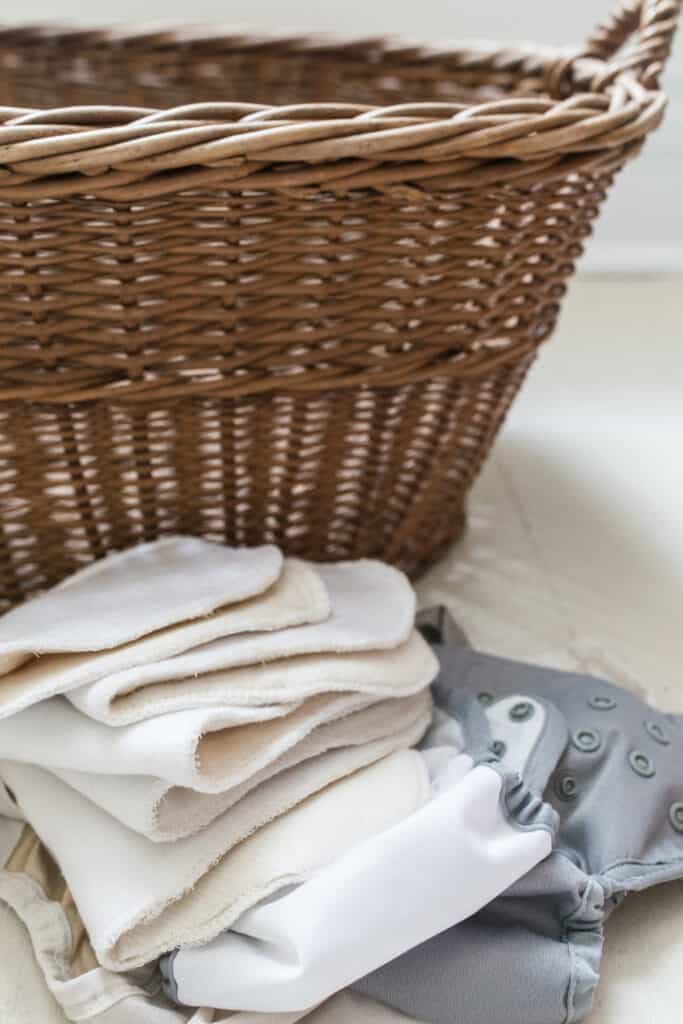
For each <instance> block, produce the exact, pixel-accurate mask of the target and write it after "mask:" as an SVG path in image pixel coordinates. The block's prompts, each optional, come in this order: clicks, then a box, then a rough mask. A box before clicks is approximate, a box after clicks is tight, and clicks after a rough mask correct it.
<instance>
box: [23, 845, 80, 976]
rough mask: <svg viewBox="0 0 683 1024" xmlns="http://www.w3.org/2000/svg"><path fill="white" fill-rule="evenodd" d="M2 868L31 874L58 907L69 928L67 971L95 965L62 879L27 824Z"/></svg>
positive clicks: (52, 861) (77, 971) (73, 971)
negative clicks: (61, 910)
mask: <svg viewBox="0 0 683 1024" xmlns="http://www.w3.org/2000/svg"><path fill="white" fill-rule="evenodd" d="M5 870H6V871H9V872H11V873H13V874H19V875H26V876H28V877H29V878H32V879H33V881H34V882H36V883H37V884H38V885H39V886H40V887H41V889H42V890H43V892H44V893H45V895H46V897H47V899H48V900H51V901H52V902H54V903H58V904H59V905H60V906H61V907H62V909H63V911H64V915H65V917H66V919H67V921H68V923H69V927H70V930H71V944H70V950H69V963H68V967H69V971H70V973H71V975H72V976H77V975H79V974H83V973H84V972H85V971H90V970H92V969H93V968H94V967H97V960H96V958H95V954H94V952H93V949H92V946H91V945H90V941H89V939H88V936H87V933H86V930H85V927H84V926H83V922H82V921H81V919H80V917H79V915H78V911H77V909H76V906H75V904H74V901H73V899H72V897H71V893H70V892H69V890H68V888H67V885H66V882H65V881H64V878H63V877H62V874H61V872H60V870H59V868H58V867H57V865H56V864H55V862H54V860H53V859H52V857H51V856H50V854H49V852H48V851H47V849H46V848H45V847H44V846H43V844H42V843H41V842H40V840H39V839H38V836H37V835H36V834H35V832H34V831H33V829H32V828H29V826H28V825H25V826H24V828H23V831H22V834H21V838H20V839H19V842H18V843H17V845H16V847H15V848H14V850H13V851H12V853H11V855H10V857H9V858H8V860H7V862H6V864H5Z"/></svg>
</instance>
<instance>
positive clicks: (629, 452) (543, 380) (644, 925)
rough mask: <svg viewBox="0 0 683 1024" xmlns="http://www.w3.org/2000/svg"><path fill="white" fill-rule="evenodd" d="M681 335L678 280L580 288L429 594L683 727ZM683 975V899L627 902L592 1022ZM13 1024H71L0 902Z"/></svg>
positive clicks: (486, 640) (612, 933)
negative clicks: (681, 719) (632, 690)
mask: <svg viewBox="0 0 683 1024" xmlns="http://www.w3.org/2000/svg"><path fill="white" fill-rule="evenodd" d="M682 321H683V282H682V281H680V280H668V281H651V282H638V281H609V280H583V281H578V282H576V283H575V284H574V286H573V288H572V291H571V294H570V296H569V297H568V300H567V303H566V306H565V311H564V316H563V319H562V322H561V325H560V330H559V332H558V334H557V336H556V337H555V339H554V341H553V342H552V343H551V344H549V345H548V346H547V347H546V349H545V350H544V351H543V353H542V355H541V357H540V359H539V360H538V362H537V364H536V366H535V367H534V369H533V370H532V373H531V375H530V377H529V380H528V381H527V385H526V387H525V389H524V391H523V394H522V396H521V398H520V400H519V401H518V403H517V404H516V405H515V407H514V410H513V412H512V414H511V416H510V417H509V419H508V422H507V424H506V426H505V428H504V431H503V434H502V436H501V437H500V439H499V441H498V443H497V445H496V449H495V453H494V455H493V457H492V458H491V459H490V460H489V462H488V464H487V466H486V468H485V470H484V473H483V474H482V476H481V478H480V479H479V481H478V482H477V485H476V487H475V489H474V492H473V494H472V498H471V502H470V516H469V529H468V534H467V537H466V539H465V540H464V542H463V543H462V544H460V545H459V546H458V547H456V548H455V549H454V550H453V551H452V552H451V554H450V556H449V557H448V558H446V559H445V560H444V561H443V562H442V563H441V564H440V565H439V566H437V567H436V568H435V569H433V570H432V571H431V572H430V573H429V574H428V575H427V577H426V578H425V579H424V580H423V581H422V582H421V583H420V585H419V593H420V598H421V600H422V602H423V603H433V602H435V601H440V602H444V603H446V604H448V605H449V606H450V607H451V609H452V611H453V612H454V613H455V615H456V617H457V618H458V619H459V621H460V622H461V623H462V624H463V626H464V627H465V628H466V630H467V631H468V633H469V636H470V639H471V641H472V643H473V644H474V645H475V646H477V647H480V648H482V649H484V650H489V651H492V652H494V653H499V654H506V655H510V656H512V657H519V658H526V659H532V660H536V661H539V662H542V663H545V664H548V665H556V666H558V667H580V668H583V669H586V670H588V671H594V672H596V673H599V674H603V675H604V676H605V677H611V678H613V679H614V680H615V681H616V682H621V683H622V684H626V685H629V686H632V687H637V688H639V689H641V690H642V691H644V692H646V693H647V694H648V696H649V698H650V699H651V700H652V701H653V702H654V703H656V704H658V705H660V706H661V707H662V708H665V709H667V710H678V711H681V712H683V672H682V670H681V656H682V655H683V640H682V635H681V634H682V630H681V608H682V607H683V452H682V448H683V402H682V400H681V396H682V394H683V329H682ZM682 769H683V765H682ZM682 962H683V883H674V884H670V885H668V886H662V887H660V888H659V889H656V890H653V891H651V892H650V893H645V894H643V895H640V896H633V897H630V898H629V899H627V900H626V901H625V903H624V904H623V905H622V906H621V907H620V908H619V910H618V911H616V913H615V914H614V916H613V917H612V918H611V919H610V922H609V925H608V927H607V936H606V944H605V957H604V960H603V970H602V981H601V984H600V986H599V989H598V994H597V998H596V1005H595V1009H594V1012H593V1014H592V1016H591V1019H590V1020H591V1024H673V1022H674V1021H678V1020H680V1019H681V1008H680V1007H681V963H682ZM0 1021H2V1022H3V1024H57V1022H59V1024H62V1021H63V1018H62V1017H61V1016H60V1015H59V1012H58V1011H57V1010H56V1008H55V1007H54V1005H53V1004H51V1002H50V1000H49V998H48V996H47V994H46V993H45V992H44V989H43V988H42V986H41V979H40V976H39V974H38V972H37V969H36V968H35V965H34V964H33V962H32V959H31V956H30V947H29V944H28V941H27V937H26V933H25V932H24V931H23V929H22V927H21V926H20V925H19V923H18V922H17V920H16V918H14V917H13V916H12V914H11V913H10V912H9V911H8V910H7V908H5V907H3V906H2V905H1V904H0ZM463 1024H467V1022H463Z"/></svg>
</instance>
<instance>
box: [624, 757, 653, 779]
mask: <svg viewBox="0 0 683 1024" xmlns="http://www.w3.org/2000/svg"><path fill="white" fill-rule="evenodd" d="M628 760H629V764H630V765H631V768H633V771H634V772H635V773H636V775H640V776H641V778H643V779H651V778H652V776H653V775H654V774H655V766H654V764H653V762H652V759H651V758H649V757H648V756H647V754H644V753H643V752H642V750H632V751H631V753H630V754H629V755H628Z"/></svg>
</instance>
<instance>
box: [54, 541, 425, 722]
mask: <svg viewBox="0 0 683 1024" xmlns="http://www.w3.org/2000/svg"><path fill="white" fill-rule="evenodd" d="M316 572H317V573H318V574H319V575H320V577H321V579H322V581H323V583H324V585H325V588H326V590H327V593H328V595H329V599H330V603H331V612H330V615H329V617H328V618H327V619H325V620H324V621H323V622H318V623H313V624H311V625H304V626H299V627H295V628H292V629H281V630H277V631H274V632H270V633H263V632H262V633H252V634H244V635H241V636H230V637H226V638H224V639H222V640H216V641H214V642H213V643H209V644H204V645H202V646H201V647H196V648H194V649H192V650H190V651H188V652H186V653H185V654H181V655H178V656H177V657H175V658H168V659H166V660H162V661H157V662H154V663H152V664H149V665H143V666H138V667H136V668H134V669H131V670H130V671H125V672H117V673H115V674H114V675H111V676H108V677H107V678H105V679H101V680H99V681H98V682H96V683H93V684H90V685H88V686H83V687H80V688H78V689H76V690H74V691H72V692H71V693H69V700H71V701H72V703H73V704H75V705H76V706H77V707H78V708H80V710H81V711H84V712H85V713H86V714H87V715H90V716H91V717H92V718H96V719H98V720H99V721H103V722H107V723H109V724H111V725H123V724H126V723H129V722H133V721H139V720H140V719H143V718H150V717H153V716H155V715H158V714H163V713H164V712H167V711H172V710H178V709H180V708H188V707H197V706H198V702H200V703H201V706H206V705H207V704H208V705H216V704H219V705H222V704H225V703H226V702H227V703H247V704H252V703H267V702H268V699H267V698H266V697H264V696H263V695H262V694H260V692H259V691H260V690H261V689H262V688H263V687H264V686H265V685H266V680H262V679H260V678H254V677H253V676H252V675H251V674H247V673H249V672H251V673H253V672H254V671H255V670H257V669H260V667H261V666H263V665H264V664H265V663H268V664H273V663H274V662H280V663H281V664H280V665H279V666H278V674H279V675H282V676H283V678H285V672H284V671H283V665H284V663H285V661H286V662H287V665H288V667H289V668H291V671H289V672H286V681H287V686H286V688H284V689H283V688H282V687H280V688H279V690H278V692H279V693H280V694H281V696H279V697H278V698H277V700H284V701H292V700H296V699H299V698H298V697H297V695H296V686H295V685H294V684H295V681H296V678H297V677H298V675H299V673H300V672H302V671H305V669H306V668H307V667H308V666H312V670H313V673H314V675H316V676H317V675H318V674H319V663H318V662H317V661H316V660H308V661H306V660H302V656H303V657H308V656H311V655H326V656H328V657H329V656H331V655H333V654H334V655H341V654H359V653H365V652H367V653H370V652H378V651H385V650H390V649H395V648H397V647H399V645H401V646H402V645H404V644H405V642H406V641H407V639H408V637H409V636H410V632H411V630H412V628H413V622H414V615H415V594H414V592H413V589H412V587H411V585H410V583H409V582H408V580H407V579H406V578H405V576H404V575H403V574H402V573H400V572H398V571H397V570H396V569H392V568H391V567H390V566H387V565H383V564H382V563H380V562H372V561H363V560H360V561H356V562H338V563H336V564H334V565H318V566H316ZM294 659H297V660H296V661H295V660H294ZM345 664H347V665H349V666H352V665H353V663H352V662H351V661H346V662H345ZM234 669H240V670H243V671H242V675H236V676H234V679H235V680H236V681H239V683H240V684H241V687H242V696H237V697H236V700H235V701H234V702H233V701H232V700H230V698H229V696H228V695H227V694H228V691H225V682H226V681H227V679H228V678H233V677H232V671H233V670H234ZM352 671H353V669H352ZM207 673H210V675H207ZM257 675H258V672H257ZM198 676H199V677H201V683H202V684H204V683H205V682H206V680H209V682H207V683H206V686H205V687H204V688H202V687H201V686H200V685H199V684H198V682H197V677H198ZM417 688H419V687H415V689H417ZM300 689H301V690H302V696H310V695H312V694H313V693H322V692H324V691H325V690H328V689H345V690H362V689H363V688H362V687H361V686H355V685H353V683H351V685H348V683H344V685H335V680H334V676H333V675H332V676H331V678H330V685H329V686H328V685H327V679H326V678H320V679H319V680H318V683H317V685H316V684H314V683H311V682H310V681H309V682H308V683H307V684H306V685H305V686H304V685H303V682H302V686H301V687H300ZM224 691H225V692H224ZM369 692H373V693H374V692H375V691H374V690H373V689H370V691H369Z"/></svg>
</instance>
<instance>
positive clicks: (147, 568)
mask: <svg viewBox="0 0 683 1024" xmlns="http://www.w3.org/2000/svg"><path fill="white" fill-rule="evenodd" d="M281 570H282V555H281V554H280V552H279V551H278V549H277V548H275V547H272V546H266V547H262V548H226V547H222V546H221V545H217V544H211V543H209V542H207V541H202V540H198V539H195V538H191V537H173V538H168V539H165V540H159V541H155V542H154V543H151V544H142V545H140V546H138V547H135V548H131V549H130V550H128V551H124V552H122V553H120V554H115V555H110V556H109V557H108V558H105V559H103V560H101V561H99V562H95V563H94V564H93V565H91V566H88V567H87V568H86V569H82V570H81V571H80V572H78V573H76V574H75V575H74V576H71V577H70V578H69V579H67V580H66V581H65V582H64V583H62V584H61V585H60V586H58V587H54V588H53V589H52V590H49V591H47V592H46V593H45V594H43V595H42V596H40V597H37V598H35V599H34V600H32V601H28V602H27V603H26V604H23V605H19V607H17V608H15V609H13V610H12V611H10V612H8V613H7V614H6V615H3V616H2V618H0V673H2V674H3V676H2V678H0V716H1V717H5V716H7V715H11V714H14V713H15V712H16V711H19V710H21V709H22V708H24V707H28V706H29V705H31V704H33V703H35V702H37V701H39V700H44V699H46V698H48V697H51V696H54V695H55V694H56V693H59V692H62V691H61V690H60V686H62V685H63V683H62V682H60V677H59V673H55V674H54V675H53V673H52V671H51V668H50V665H49V663H48V665H47V667H43V665H42V663H41V662H40V661H32V659H34V658H35V656H36V655H51V654H60V655H68V654H73V653H79V652H80V653H83V652H101V651H111V650H112V649H113V648H119V647H121V645H127V644H130V643H132V642H133V641H136V640H139V639H140V638H141V637H146V636H148V635H149V634H150V633H154V632H156V631H157V630H164V629H166V628H167V627H169V626H174V625H176V624H177V623H179V622H187V621H188V620H192V619H198V618H200V617H202V616H206V615H209V614H211V613H212V612H213V611H215V609H217V608H220V607H222V606H224V605H227V604H231V603H234V602H239V601H245V600H247V599H248V598H252V597H254V596H255V595H257V594H261V593H263V592H264V591H265V590H267V589H268V588H269V587H271V586H272V585H273V584H274V583H275V582H276V581H277V579H278V577H279V576H280V573H281ZM188 581H191V586H190V585H188ZM26 662H30V663H31V664H30V669H31V671H29V670H28V667H27V668H25V669H24V671H23V672H22V671H18V672H17V671H15V670H16V669H18V668H19V666H21V665H24V664H25V663H26ZM72 685H75V682H72Z"/></svg>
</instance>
